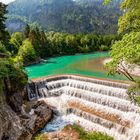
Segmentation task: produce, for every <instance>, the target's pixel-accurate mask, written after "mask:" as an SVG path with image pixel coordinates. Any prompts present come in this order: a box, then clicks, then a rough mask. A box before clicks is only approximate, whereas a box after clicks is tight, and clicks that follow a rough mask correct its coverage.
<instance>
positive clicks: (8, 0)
mask: <svg viewBox="0 0 140 140" xmlns="http://www.w3.org/2000/svg"><path fill="white" fill-rule="evenodd" d="M12 1H15V0H0V2H3V3H5V4H8V3H10V2H12Z"/></svg>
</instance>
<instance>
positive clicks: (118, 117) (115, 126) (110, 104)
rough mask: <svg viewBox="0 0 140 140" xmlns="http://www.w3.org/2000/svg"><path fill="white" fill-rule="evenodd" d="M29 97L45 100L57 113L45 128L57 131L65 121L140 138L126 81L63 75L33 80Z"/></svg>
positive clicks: (138, 116)
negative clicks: (118, 81) (119, 81)
mask: <svg viewBox="0 0 140 140" xmlns="http://www.w3.org/2000/svg"><path fill="white" fill-rule="evenodd" d="M34 87H35V91H36V92H35V93H33V91H32V90H30V89H28V96H29V99H30V100H34V99H39V100H44V101H45V102H47V103H48V104H49V105H50V106H52V107H54V108H55V110H57V111H58V112H59V116H57V117H55V118H54V119H53V120H52V122H50V123H49V124H48V125H47V126H46V127H45V129H44V131H53V130H54V131H56V130H59V129H60V128H61V127H63V126H65V125H66V124H68V123H77V124H80V125H81V126H82V127H84V128H85V129H86V130H88V131H93V130H96V131H100V132H103V133H106V134H108V135H110V136H113V137H114V138H115V139H116V140H140V107H138V106H136V105H134V104H132V103H131V102H130V101H129V97H128V95H127V94H126V88H127V87H128V85H127V84H122V83H121V84H120V83H115V82H111V81H104V80H97V79H90V78H83V77H79V76H64V77H56V78H52V79H51V78H50V79H45V80H43V81H42V82H36V83H35V86H34Z"/></svg>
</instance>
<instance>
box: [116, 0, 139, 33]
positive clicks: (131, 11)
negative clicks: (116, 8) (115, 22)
mask: <svg viewBox="0 0 140 140" xmlns="http://www.w3.org/2000/svg"><path fill="white" fill-rule="evenodd" d="M121 10H123V11H125V13H124V14H123V16H122V17H121V18H120V19H119V32H126V31H129V32H130V31H136V32H138V31H140V1H139V0H124V1H123V2H122V4H121Z"/></svg>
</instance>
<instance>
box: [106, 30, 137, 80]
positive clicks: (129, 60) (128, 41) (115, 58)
mask: <svg viewBox="0 0 140 140" xmlns="http://www.w3.org/2000/svg"><path fill="white" fill-rule="evenodd" d="M110 55H111V57H112V61H111V62H110V63H109V64H107V66H108V67H109V69H110V73H111V74H114V73H116V72H117V73H119V74H123V75H125V76H126V77H127V78H128V79H129V80H131V81H135V79H134V78H133V77H132V76H131V74H130V73H129V70H128V68H129V69H130V68H131V69H133V66H135V65H134V64H137V65H140V32H131V33H129V34H126V35H124V36H123V38H122V40H120V41H117V42H115V44H113V46H112V51H111V52H110Z"/></svg>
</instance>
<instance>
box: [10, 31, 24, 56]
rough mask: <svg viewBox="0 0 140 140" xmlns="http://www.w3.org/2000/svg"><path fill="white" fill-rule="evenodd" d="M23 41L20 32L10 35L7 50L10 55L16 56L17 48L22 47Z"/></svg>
mask: <svg viewBox="0 0 140 140" xmlns="http://www.w3.org/2000/svg"><path fill="white" fill-rule="evenodd" d="M23 40H24V36H23V34H22V33H20V32H15V33H13V34H12V35H11V39H10V47H8V50H9V51H10V52H11V54H12V55H16V54H17V53H18V50H19V47H20V46H21V45H22V41H23Z"/></svg>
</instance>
